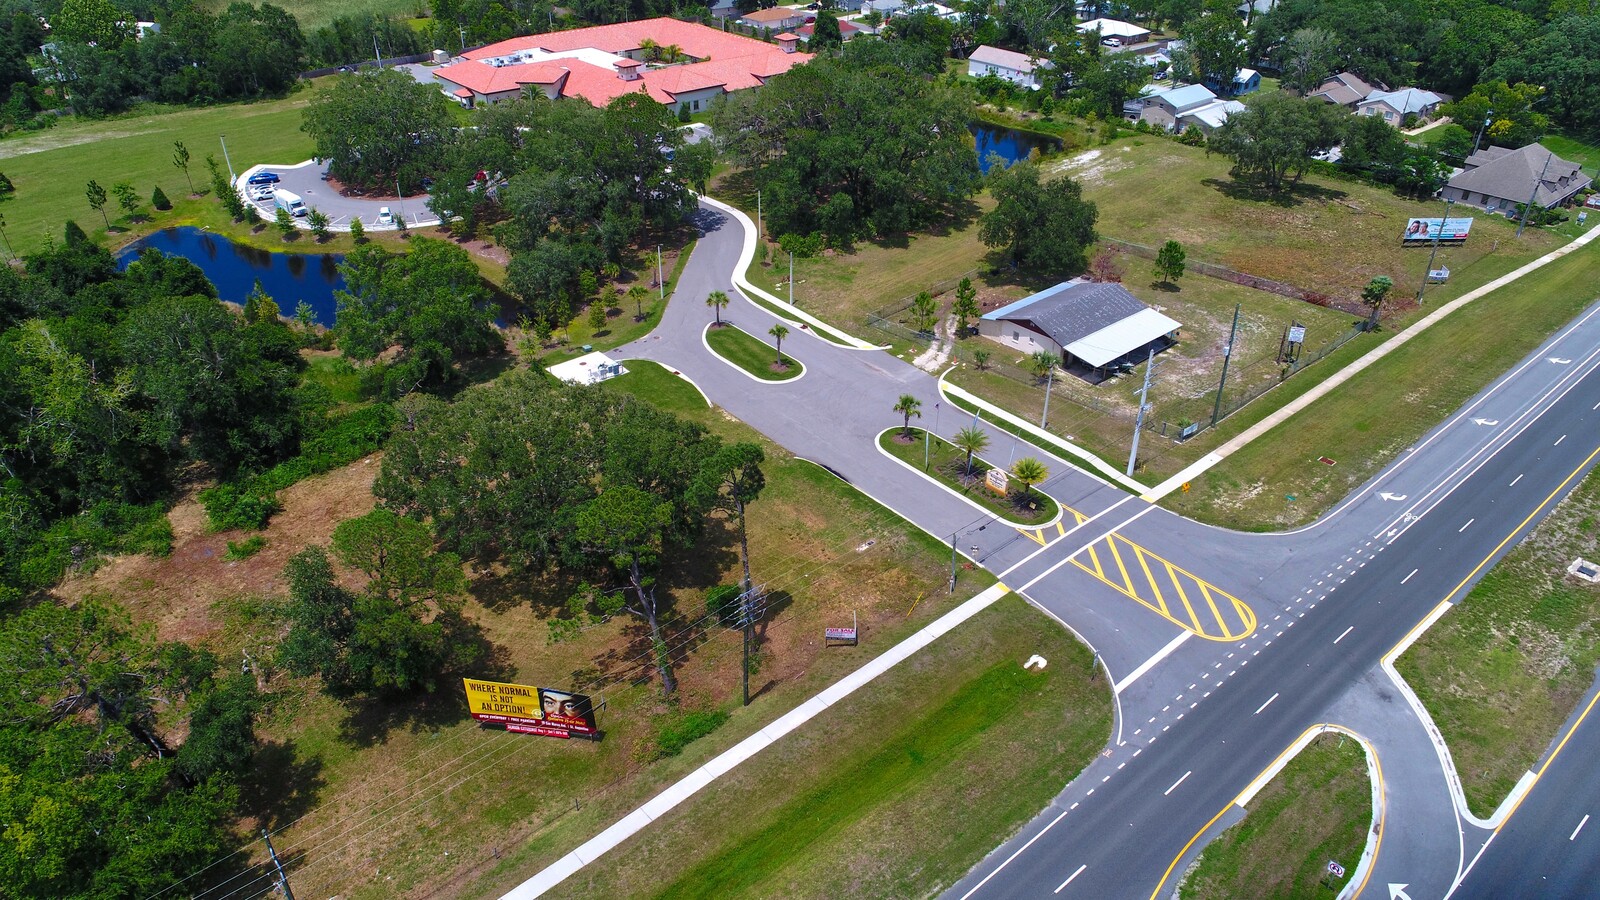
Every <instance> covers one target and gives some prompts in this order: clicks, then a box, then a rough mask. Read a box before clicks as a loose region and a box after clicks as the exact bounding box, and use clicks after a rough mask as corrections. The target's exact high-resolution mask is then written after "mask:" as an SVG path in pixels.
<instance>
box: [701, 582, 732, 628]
mask: <svg viewBox="0 0 1600 900" xmlns="http://www.w3.org/2000/svg"><path fill="white" fill-rule="evenodd" d="M706 614H707V615H710V616H715V617H716V619H717V621H718V622H721V623H722V624H723V625H726V626H728V627H729V628H737V627H738V625H739V586H738V585H736V584H719V585H717V586H716V587H714V588H712V589H711V590H709V591H706Z"/></svg>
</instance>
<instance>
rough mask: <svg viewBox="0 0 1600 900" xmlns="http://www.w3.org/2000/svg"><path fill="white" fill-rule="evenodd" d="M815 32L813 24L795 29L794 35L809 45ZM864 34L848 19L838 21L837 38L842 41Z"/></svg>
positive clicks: (864, 32) (862, 29) (815, 28)
mask: <svg viewBox="0 0 1600 900" xmlns="http://www.w3.org/2000/svg"><path fill="white" fill-rule="evenodd" d="M816 31H817V26H816V25H815V24H811V25H807V26H806V27H804V28H797V29H795V32H794V33H795V34H798V35H799V36H800V38H801V40H804V41H805V42H806V43H807V44H809V43H811V36H812V35H813V34H816ZM866 33H867V30H866V29H865V28H862V27H861V26H860V25H857V24H856V23H855V22H852V21H851V20H849V19H840V20H839V37H840V39H842V40H844V41H849V40H850V39H851V38H854V37H855V36H857V35H860V34H866Z"/></svg>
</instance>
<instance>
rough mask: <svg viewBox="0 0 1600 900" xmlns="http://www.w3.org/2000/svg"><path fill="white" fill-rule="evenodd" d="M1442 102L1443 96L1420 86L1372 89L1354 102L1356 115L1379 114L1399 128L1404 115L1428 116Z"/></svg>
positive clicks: (1403, 120) (1423, 117) (1421, 117)
mask: <svg viewBox="0 0 1600 900" xmlns="http://www.w3.org/2000/svg"><path fill="white" fill-rule="evenodd" d="M1443 102H1444V98H1443V97H1441V96H1439V95H1438V94H1435V93H1434V92H1433V91H1425V90H1422V89H1421V88H1401V89H1400V90H1398V91H1373V92H1372V93H1370V94H1368V95H1367V96H1366V99H1364V100H1362V101H1361V102H1360V103H1357V104H1356V115H1358V116H1380V117H1382V119H1383V120H1384V121H1385V122H1388V123H1389V124H1390V125H1393V126H1394V127H1396V128H1399V127H1401V126H1402V125H1404V124H1405V120H1406V116H1416V117H1417V118H1419V119H1426V118H1430V117H1431V116H1432V115H1433V114H1434V113H1435V112H1437V111H1438V110H1439V104H1441V103H1443Z"/></svg>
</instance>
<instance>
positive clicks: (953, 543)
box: [950, 532, 960, 594]
mask: <svg viewBox="0 0 1600 900" xmlns="http://www.w3.org/2000/svg"><path fill="white" fill-rule="evenodd" d="M958 537H960V535H957V534H955V533H954V532H952V533H951V534H950V593H952V594H954V593H955V592H956V539H957V538H958Z"/></svg>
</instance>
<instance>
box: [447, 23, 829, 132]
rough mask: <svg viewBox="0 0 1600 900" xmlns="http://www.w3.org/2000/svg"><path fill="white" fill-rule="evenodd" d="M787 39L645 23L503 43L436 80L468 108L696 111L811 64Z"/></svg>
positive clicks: (477, 52) (476, 53) (481, 51)
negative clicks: (529, 99)
mask: <svg viewBox="0 0 1600 900" xmlns="http://www.w3.org/2000/svg"><path fill="white" fill-rule="evenodd" d="M783 37H785V36H781V35H780V40H779V41H778V45H777V46H773V45H772V44H768V43H765V42H763V41H758V40H755V39H753V38H747V37H743V36H741V35H736V34H726V33H724V32H722V31H719V30H718V29H715V28H708V27H706V26H704V25H700V24H697V23H693V22H680V21H678V20H676V19H669V18H658V19H642V20H640V21H636V22H620V23H617V24H615V25H597V26H595V27H592V28H577V29H573V30H571V31H556V32H550V33H548V34H537V35H529V36H526V37H519V38H512V39H510V40H506V41H500V42H499V43H496V44H490V45H489V46H487V47H483V48H480V49H478V50H472V51H468V52H467V53H465V54H463V56H462V59H461V61H459V62H456V63H452V64H451V65H448V66H440V67H438V68H436V69H432V70H431V74H432V77H433V80H434V81H437V82H438V83H439V85H440V88H441V89H442V90H443V92H444V94H445V95H446V96H448V97H450V98H451V99H453V100H456V101H457V102H459V103H461V104H462V105H463V106H467V107H472V106H475V105H477V104H480V103H495V102H497V101H500V100H506V99H511V98H515V97H520V96H524V95H527V94H531V93H533V92H538V93H540V94H543V95H544V96H545V97H548V98H550V99H552V100H555V99H559V98H562V97H582V98H583V99H585V100H587V101H589V102H590V103H591V104H593V105H595V106H604V105H605V104H607V103H609V102H610V101H611V100H612V99H614V98H616V97H619V96H621V95H623V94H626V93H633V92H642V93H645V94H648V95H649V96H650V97H651V98H652V99H654V100H656V101H657V102H658V103H661V104H662V105H664V106H668V107H671V108H672V109H674V110H678V109H686V110H688V111H689V112H698V111H700V110H703V109H706V108H708V107H709V106H710V104H711V101H712V100H714V99H716V98H717V97H720V96H722V95H723V94H726V93H730V92H732V91H739V90H746V89H749V88H755V87H760V86H761V85H763V84H765V83H766V82H767V80H768V79H770V78H772V77H773V76H775V75H780V74H782V73H784V72H787V71H789V69H791V68H793V67H794V66H796V65H799V64H801V63H804V62H806V61H807V60H809V59H811V56H810V55H809V54H806V53H800V52H798V49H797V47H798V44H799V38H798V37H796V36H794V35H787V36H786V37H787V40H784V39H782V38H783ZM647 41H648V42H653V43H654V45H655V46H656V47H658V48H664V47H675V48H677V51H676V52H677V54H678V56H677V57H676V59H671V60H664V59H658V58H657V57H658V56H659V54H658V53H652V52H647V51H646V49H645V48H646V47H647V46H649V45H648V44H647V43H646V42H647Z"/></svg>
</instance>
